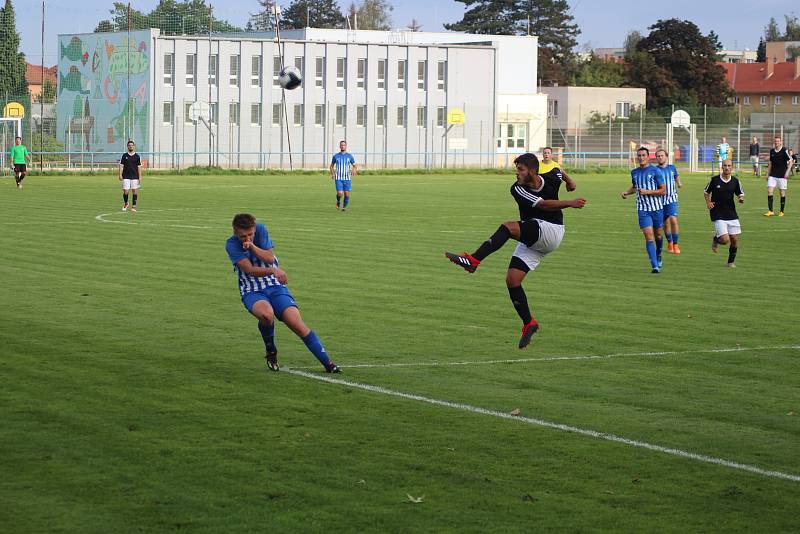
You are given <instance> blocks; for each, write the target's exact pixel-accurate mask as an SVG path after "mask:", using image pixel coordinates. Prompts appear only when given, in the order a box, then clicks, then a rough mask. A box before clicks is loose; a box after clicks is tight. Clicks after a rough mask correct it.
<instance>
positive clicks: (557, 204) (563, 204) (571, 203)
mask: <svg viewBox="0 0 800 534" xmlns="http://www.w3.org/2000/svg"><path fill="white" fill-rule="evenodd" d="M535 205H536V207H537V208H541V209H543V210H553V211H556V210H563V209H564V208H575V209H581V208H582V207H584V206H585V205H586V199H585V198H582V197H578V198H573V199H570V200H545V199H542V200H540V201H539V202H537V203H536V204H535Z"/></svg>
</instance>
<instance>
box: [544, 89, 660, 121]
mask: <svg viewBox="0 0 800 534" xmlns="http://www.w3.org/2000/svg"><path fill="white" fill-rule="evenodd" d="M541 91H542V92H543V93H546V94H547V98H548V100H552V101H557V102H558V116H552V117H549V121H550V127H551V128H560V129H562V130H575V128H576V127H578V126H580V127H581V128H582V127H584V126H586V124H587V123H586V121H587V120H588V118H589V117H590V116H591V115H592V113H594V112H598V113H600V114H602V115H606V114H608V113H611V114H612V115H613V114H614V113H615V108H616V104H617V102H629V103H630V104H631V107H632V108H633V107H639V106H644V105H645V102H646V91H645V89H642V88H625V87H542V88H541Z"/></svg>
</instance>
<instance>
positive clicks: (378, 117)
mask: <svg viewBox="0 0 800 534" xmlns="http://www.w3.org/2000/svg"><path fill="white" fill-rule="evenodd" d="M375 126H380V127H381V128H383V127H384V126H386V106H378V107H377V108H375Z"/></svg>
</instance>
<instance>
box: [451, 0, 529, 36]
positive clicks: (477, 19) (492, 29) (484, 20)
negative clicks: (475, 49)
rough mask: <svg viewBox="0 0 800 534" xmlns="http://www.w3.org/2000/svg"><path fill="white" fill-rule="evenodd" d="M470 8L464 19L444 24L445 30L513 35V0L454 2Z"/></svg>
mask: <svg viewBox="0 0 800 534" xmlns="http://www.w3.org/2000/svg"><path fill="white" fill-rule="evenodd" d="M456 1H457V2H461V3H462V4H464V5H465V6H466V7H470V6H471V7H470V9H469V10H467V12H466V13H464V18H462V19H461V20H460V21H458V22H454V23H452V24H445V25H444V27H445V29H446V30H450V31H454V32H466V33H480V34H486V35H515V34H516V31H517V29H516V28H515V27H514V21H513V19H512V18H511V17H512V14H511V10H510V7H511V5H512V4H513V0H456Z"/></svg>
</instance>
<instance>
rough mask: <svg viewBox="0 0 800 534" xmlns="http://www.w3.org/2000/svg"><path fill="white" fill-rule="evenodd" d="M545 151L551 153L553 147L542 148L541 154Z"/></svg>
mask: <svg viewBox="0 0 800 534" xmlns="http://www.w3.org/2000/svg"><path fill="white" fill-rule="evenodd" d="M545 150H549V151H550V152H552V151H553V147H551V146H546V147H544V148H543V149H542V152H544V151H545Z"/></svg>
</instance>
